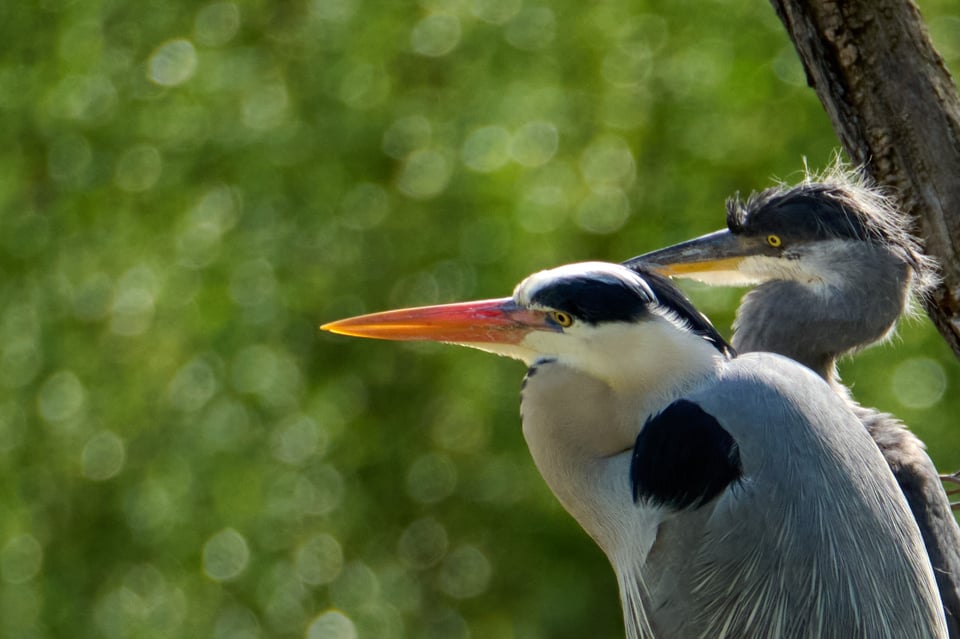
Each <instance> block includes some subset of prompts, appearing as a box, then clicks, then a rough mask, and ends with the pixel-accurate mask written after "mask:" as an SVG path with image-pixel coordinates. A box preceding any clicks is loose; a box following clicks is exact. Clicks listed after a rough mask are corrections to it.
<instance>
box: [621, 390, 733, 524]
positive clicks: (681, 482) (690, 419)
mask: <svg viewBox="0 0 960 639" xmlns="http://www.w3.org/2000/svg"><path fill="white" fill-rule="evenodd" d="M742 475H743V466H742V465H741V462H740V448H739V446H737V442H735V441H734V439H733V437H731V436H730V433H728V432H727V431H726V430H724V428H723V426H721V425H720V422H718V421H717V420H716V418H714V417H713V416H712V415H710V414H708V413H707V412H705V411H704V410H703V409H702V408H700V406H698V405H697V404H695V403H693V402H691V401H689V400H686V399H680V400H677V401H675V402H674V403H672V404H670V405H669V406H667V407H666V408H665V409H664V410H663V411H662V412H661V413H659V414H658V415H654V416H653V417H650V418H649V419H647V423H646V424H644V427H643V430H641V431H640V434H639V435H638V436H637V442H636V444H635V445H634V447H633V459H632V461H631V462H630V483H631V485H632V487H633V500H634V501H639V500H641V499H643V500H646V501H650V502H653V503H654V504H656V505H663V506H669V507H670V508H673V509H676V510H682V509H684V508H691V507H692V508H699V507H700V506H702V505H704V504H706V503H707V502H709V501H710V500H712V499H713V498H714V497H716V496H717V495H719V494H720V492H722V491H723V490H724V489H725V488H726V487H727V486H728V485H730V484H731V483H732V482H734V481H736V480H738V479H739V478H740V477H741V476H742Z"/></svg>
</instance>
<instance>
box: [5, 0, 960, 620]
mask: <svg viewBox="0 0 960 639" xmlns="http://www.w3.org/2000/svg"><path fill="white" fill-rule="evenodd" d="M922 10H923V11H924V14H925V17H926V18H927V21H928V24H929V25H930V28H931V31H932V33H933V36H934V38H935V42H936V44H937V46H938V47H939V49H940V51H941V52H942V53H943V55H944V57H945V58H946V60H947V62H948V64H949V65H952V67H953V68H954V69H956V68H957V65H958V64H960V11H958V9H957V6H956V3H953V2H948V1H946V0H940V1H934V0H929V1H924V2H923V3H922ZM0 34H2V38H3V40H2V41H3V42H4V43H5V44H4V51H3V53H2V55H0V131H2V138H3V140H4V143H3V145H2V147H0V301H2V304H0V635H2V636H4V637H7V636H9V637H23V638H34V637H36V638H40V637H72V638H85V637H104V638H107V639H115V638H116V639H119V638H124V637H146V638H149V637H216V638H227V637H229V638H231V639H232V638H239V639H253V638H255V637H308V638H309V639H318V638H331V639H346V638H347V637H353V636H359V637H377V638H379V637H383V638H388V639H389V638H399V637H430V638H438V639H439V638H443V639H446V638H453V639H459V638H466V637H474V638H484V637H494V638H500V637H503V638H507V639H509V638H517V639H521V638H522V639H535V638H541V637H542V638H571V639H572V638H581V637H598V638H605V637H617V636H622V630H621V619H620V611H619V605H618V602H617V595H616V590H615V584H614V580H613V577H612V573H611V572H610V570H609V568H608V566H607V565H606V563H605V560H604V558H603V557H602V555H601V554H600V553H599V551H597V550H596V549H595V548H594V547H593V545H592V544H591V542H590V541H589V540H588V539H587V537H586V536H585V535H584V534H583V533H582V532H581V531H580V530H579V529H578V528H577V527H576V525H575V524H574V523H573V522H572V520H570V519H569V518H568V517H567V516H566V515H565V513H563V512H562V510H561V509H560V508H559V506H558V505H557V504H556V503H555V501H554V499H553V497H552V496H551V495H550V493H549V491H548V490H547V489H546V487H545V486H544V485H543V483H542V481H541V479H540V478H539V476H538V475H537V473H536V471H535V470H534V467H533V464H532V463H531V461H530V459H529V456H528V453H527V451H526V447H525V445H524V442H523V440H522V437H521V433H520V427H519V418H518V414H517V413H518V411H517V393H518V386H519V382H520V379H521V376H522V374H523V369H522V366H521V365H519V364H518V363H516V362H510V361H507V360H503V359H497V358H493V357H490V356H488V355H485V354H482V353H477V352H472V351H466V350H462V349H454V348H448V347H442V346H434V345H406V344H391V343H377V342H367V341H362V340H350V339H346V338H342V337H337V336H332V335H326V334H319V332H318V330H317V326H318V324H319V323H321V322H323V321H329V320H332V319H336V318H340V317H344V316H347V315H353V314H357V313H361V312H365V311H373V310H379V309H384V308H389V307H397V306H404V305H420V304H429V303H437V302H443V301H453V300H460V299H469V298H482V297H495V296H502V295H505V294H508V293H509V291H510V290H511V289H512V287H513V285H514V284H515V283H516V282H517V281H519V280H520V279H521V278H522V277H524V276H525V275H527V274H528V273H530V272H532V271H534V270H537V269H540V268H545V267H550V266H554V265H557V264H560V263H564V262H570V261H575V260H584V259H604V260H613V261H616V260H621V259H625V258H628V257H631V256H633V255H635V254H638V253H641V252H644V251H647V250H651V249H653V248H657V247H660V246H663V245H666V244H668V243H672V242H675V241H678V240H681V239H685V238H688V237H691V236H693V235H697V234H701V233H704V232H707V231H710V230H714V229H715V228H718V227H720V226H721V225H722V221H723V201H724V199H725V198H726V197H727V196H729V195H731V194H733V193H734V192H736V191H741V192H749V191H750V190H753V189H759V188H763V187H766V186H769V185H770V184H771V183H772V181H773V180H774V179H775V178H780V179H784V180H788V181H792V180H796V179H798V178H799V177H800V175H801V171H802V166H803V161H804V158H806V160H807V162H808V163H809V165H810V166H811V167H813V168H817V167H824V166H826V165H827V164H829V162H830V159H831V156H832V154H833V153H834V151H835V148H836V147H837V140H836V138H835V136H834V134H833V132H832V130H831V128H830V125H829V122H828V121H827V118H826V116H825V115H824V113H823V111H822V109H821V107H820V105H819V103H818V102H817V99H816V97H815V95H814V93H813V92H812V91H811V90H810V89H808V88H807V87H806V86H805V82H804V76H803V71H802V69H801V67H800V65H799V62H798V61H797V59H796V56H795V54H794V52H793V49H792V47H791V45H790V42H789V40H788V38H787V36H786V35H785V33H784V31H783V29H782V27H781V25H780V24H779V22H778V21H777V19H776V17H775V15H774V12H773V10H772V9H771V8H770V7H769V5H768V4H766V3H764V2H759V1H758V2H736V1H733V0H729V1H720V0H713V1H707V2H692V1H672V2H667V1H665V0H663V1H657V2H653V1H651V2H644V1H634V2H596V3H579V2H573V1H570V0H554V1H553V2H536V1H535V0H450V1H443V0H422V1H421V2H419V3H416V2H383V1H381V2H371V1H369V0H368V1H364V0H313V1H312V2H310V1H307V0H297V1H293V2H283V3H280V2H277V3H270V2H262V1H261V2H244V1H238V2H228V1H223V2H214V3H209V4H199V3H193V2H186V1H183V0H174V1H165V2H159V1H155V0H147V1H145V2H136V3H135V2H118V1H110V0H104V1H101V2H97V1H89V2H87V1H83V0H75V1H73V2H58V1H56V0H40V2H38V3H16V2H7V3H5V4H4V5H3V7H2V8H0ZM686 289H687V290H688V291H689V292H690V293H691V295H692V296H693V298H694V299H695V301H696V302H697V303H698V305H699V306H700V307H701V308H702V309H703V310H704V311H705V312H707V313H708V314H709V315H710V316H711V317H712V318H713V319H714V320H715V322H716V323H717V325H718V326H719V327H721V329H722V330H723V331H724V332H729V326H730V322H731V320H732V313H733V309H734V308H735V306H736V302H737V300H738V298H739V296H740V295H741V291H737V290H707V289H705V288H703V287H697V286H686ZM842 373H843V376H844V378H845V380H846V381H847V382H849V383H851V384H852V385H853V386H854V391H855V393H856V395H857V396H858V398H860V399H861V400H862V401H863V402H864V403H866V404H870V405H875V406H879V407H880V408H883V409H886V410H889V411H892V412H894V413H896V414H898V415H900V416H901V417H903V418H904V419H905V420H906V421H907V422H908V423H909V424H911V426H912V427H913V428H914V430H915V431H916V432H917V433H918V434H920V435H921V437H923V438H924V439H925V440H926V441H927V442H928V444H929V446H930V450H931V454H932V456H933V457H934V459H935V461H936V462H937V463H938V465H939V466H940V467H941V468H945V469H954V468H958V467H960V429H958V428H957V426H956V424H955V423H954V422H955V416H956V415H957V414H958V411H960V396H958V394H957V388H958V384H960V366H958V364H957V361H956V360H955V359H954V357H953V355H952V354H951V353H950V351H949V350H948V349H947V347H946V346H945V345H944V343H943V342H942V341H941V340H940V339H939V337H938V335H937V334H936V332H935V331H934V329H933V328H932V327H931V325H930V323H929V321H928V320H927V319H926V318H924V317H921V318H919V319H918V320H916V321H912V322H909V323H906V324H905V325H904V326H902V327H901V330H900V333H899V337H897V338H896V339H894V340H893V341H892V342H890V343H889V344H887V345H885V346H882V347H878V348H874V349H872V350H870V351H868V352H865V353H863V354H862V355H861V356H859V357H858V358H857V359H856V360H855V361H851V362H847V363H845V364H844V365H843V367H842Z"/></svg>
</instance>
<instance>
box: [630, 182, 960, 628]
mask: <svg viewBox="0 0 960 639" xmlns="http://www.w3.org/2000/svg"><path fill="white" fill-rule="evenodd" d="M727 222H728V230H726V231H719V232H717V233H713V234H710V235H708V236H704V237H702V238H698V239H696V240H691V241H690V242H685V243H682V244H679V245H676V246H674V247H668V248H666V249H661V250H658V251H654V252H652V253H648V254H646V255H643V256H640V257H639V258H635V259H634V260H631V261H630V263H658V264H661V265H664V266H666V267H667V268H666V269H665V270H666V271H667V272H673V273H675V274H677V275H679V276H686V277H693V278H696V279H700V280H703V281H705V282H708V283H714V284H736V285H743V284H757V283H759V285H758V286H756V288H754V289H752V290H751V291H750V292H748V293H747V294H746V295H745V296H744V298H743V301H742V303H741V305H740V308H739V309H738V310H737V316H736V321H735V323H734V335H733V339H732V342H733V345H734V347H735V348H736V349H737V350H738V351H739V352H741V353H746V352H755V351H769V352H775V353H780V354H782V355H786V356H787V357H790V358H792V359H794V360H796V361H798V362H801V363H803V364H805V365H806V366H808V367H809V368H810V369H812V370H813V371H815V372H816V373H817V374H819V375H820V376H821V377H822V378H824V379H825V380H827V382H828V383H830V384H831V386H832V387H833V388H834V390H836V391H837V392H838V393H839V394H840V395H841V397H843V398H844V399H845V400H846V401H847V402H848V403H849V407H850V409H851V410H852V411H853V412H854V413H855V414H856V415H857V417H858V418H859V419H860V421H861V423H862V424H863V426H864V427H865V428H866V431H867V432H868V433H869V434H870V436H871V438H872V439H873V441H874V443H875V444H876V446H877V447H878V448H879V450H880V451H881V453H882V454H883V457H884V458H885V460H886V462H887V465H888V466H889V467H890V469H891V471H892V472H893V475H894V476H895V478H896V481H897V483H898V484H899V486H900V488H901V490H902V492H903V494H904V496H905V497H906V499H907V502H908V504H909V506H910V510H911V512H912V514H913V517H914V518H915V520H916V522H917V524H918V526H919V529H920V532H921V535H922V537H923V541H924V545H925V547H926V550H927V553H928V555H929V558H930V562H931V564H932V566H933V568H934V573H935V576H936V579H937V586H938V590H939V592H940V597H941V600H942V603H943V606H944V609H945V611H946V618H947V626H948V628H949V632H950V636H951V637H955V638H956V637H960V527H958V526H957V522H956V520H955V518H954V516H953V514H952V512H951V509H950V504H949V500H948V498H947V496H946V494H945V492H944V490H943V487H942V485H941V482H940V480H939V476H938V473H937V471H936V468H935V467H934V465H933V462H932V461H931V460H930V457H929V456H928V455H927V453H926V450H925V447H924V445H923V443H922V442H921V441H920V440H919V439H918V438H917V437H916V436H915V435H914V434H913V433H911V432H910V431H909V430H907V429H906V427H905V426H904V425H903V423H902V422H900V421H899V420H897V419H896V418H894V417H892V416H891V415H889V414H886V413H881V412H879V411H876V410H874V409H872V408H866V407H863V406H860V405H859V404H857V403H856V402H855V401H854V400H853V399H852V398H851V397H850V393H849V391H848V389H847V388H846V387H845V386H843V385H842V384H841V383H840V381H839V380H838V378H837V375H836V361H837V359H838V358H839V357H841V356H843V355H845V354H848V353H852V352H855V351H857V350H859V349H861V348H863V347H865V346H867V345H869V344H872V343H874V342H878V341H881V340H883V339H884V338H886V337H887V336H888V335H889V334H890V333H891V332H892V331H893V330H894V328H895V326H896V322H897V320H898V319H899V317H900V316H901V315H902V314H903V313H904V312H905V311H906V309H907V308H908V304H909V299H910V296H911V294H912V293H913V294H923V292H924V290H925V289H926V288H927V287H928V286H929V285H930V284H931V282H932V280H933V279H934V276H933V274H932V273H933V267H932V264H931V263H930V261H929V259H928V258H926V257H924V256H923V255H922V253H921V252H920V250H919V247H918V246H917V244H916V242H915V240H913V239H912V238H911V237H910V235H909V233H908V231H907V228H908V227H907V224H906V222H905V220H904V218H903V217H902V215H901V214H899V213H898V212H896V211H895V210H893V209H892V208H891V206H890V205H889V203H888V202H887V201H886V200H885V199H884V198H882V197H881V196H880V195H878V194H877V193H876V192H875V191H873V190H871V189H869V188H867V187H865V186H864V185H863V184H862V183H861V182H859V181H858V180H857V179H856V178H855V177H852V176H849V175H843V174H842V173H835V174H833V175H830V176H827V177H826V178H825V179H824V181H822V182H805V183H803V184H801V185H799V186H796V187H793V188H789V189H788V188H779V187H778V188H774V189H768V190H767V191H764V192H763V193H761V194H759V195H753V196H751V197H750V198H749V199H748V200H747V201H746V202H743V201H740V200H739V199H735V200H732V201H731V202H729V203H728V213H727ZM770 238H774V242H773V243H774V244H776V246H771V242H770Z"/></svg>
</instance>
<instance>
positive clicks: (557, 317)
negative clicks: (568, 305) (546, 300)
mask: <svg viewBox="0 0 960 639" xmlns="http://www.w3.org/2000/svg"><path fill="white" fill-rule="evenodd" d="M550 319H552V320H553V321H554V322H556V323H557V324H559V325H560V326H562V327H563V328H566V327H568V326H570V325H571V324H573V316H572V315H570V313H564V312H563V311H550Z"/></svg>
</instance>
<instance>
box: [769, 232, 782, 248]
mask: <svg viewBox="0 0 960 639" xmlns="http://www.w3.org/2000/svg"><path fill="white" fill-rule="evenodd" d="M767 244H769V245H770V246H772V247H774V248H776V247H778V246H780V245H781V244H783V242H782V241H781V240H780V236H779V235H768V236H767Z"/></svg>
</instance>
